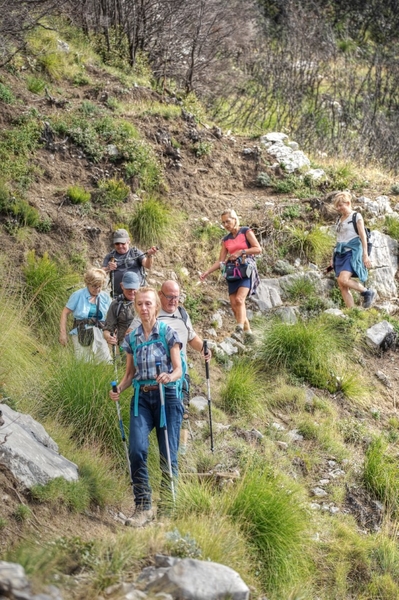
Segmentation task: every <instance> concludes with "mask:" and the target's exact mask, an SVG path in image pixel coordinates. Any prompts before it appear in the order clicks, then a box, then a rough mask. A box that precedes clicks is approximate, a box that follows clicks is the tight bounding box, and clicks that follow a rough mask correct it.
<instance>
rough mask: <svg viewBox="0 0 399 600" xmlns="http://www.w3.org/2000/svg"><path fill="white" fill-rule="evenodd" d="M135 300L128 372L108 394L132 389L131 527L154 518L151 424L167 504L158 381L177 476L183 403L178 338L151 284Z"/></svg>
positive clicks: (128, 343) (128, 339) (125, 345)
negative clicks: (135, 317) (162, 314)
mask: <svg viewBox="0 0 399 600" xmlns="http://www.w3.org/2000/svg"><path fill="white" fill-rule="evenodd" d="M134 305H135V311H136V314H137V315H138V317H139V318H140V320H141V325H139V326H138V327H137V329H135V330H134V331H132V332H131V333H129V334H127V336H126V338H125V341H124V343H123V348H124V350H125V351H126V353H127V355H126V372H125V375H124V376H123V379H122V380H121V382H120V383H119V385H117V387H116V392H114V391H111V392H110V397H111V399H112V400H119V395H120V394H121V393H122V392H123V391H124V390H126V389H127V388H128V387H130V385H132V383H133V389H134V394H133V397H132V400H131V405H130V432H129V458H130V465H131V473H132V480H133V494H134V501H135V506H136V510H135V513H134V515H133V517H131V518H130V519H128V522H127V523H126V524H127V525H131V526H132V527H141V526H143V525H145V524H146V523H148V522H149V521H151V520H152V519H153V518H154V512H153V509H152V499H151V487H150V484H149V477H148V467H147V457H148V447H149V435H150V433H151V431H152V430H153V429H154V428H155V429H156V433H157V440H158V447H159V453H160V468H161V472H162V479H161V501H162V502H163V503H165V504H163V506H166V505H167V502H168V496H169V497H170V492H171V482H170V477H169V471H168V462H167V455H168V453H167V447H166V440H165V436H164V433H165V431H164V426H163V423H162V422H161V417H162V412H161V396H160V389H159V386H160V385H161V384H162V385H163V386H164V387H163V389H164V393H165V404H166V426H167V437H168V441H169V450H170V461H171V466H172V472H173V475H174V476H175V477H176V476H177V472H178V466H177V453H178V449H179V436H180V427H181V423H182V418H183V404H182V402H181V399H180V390H179V389H178V388H179V383H180V379H181V377H182V374H183V372H182V364H181V359H180V349H181V342H180V340H179V337H178V335H177V333H176V332H175V331H174V329H172V328H171V327H169V326H168V325H166V323H163V322H161V321H158V320H157V314H158V312H159V309H160V300H159V297H158V294H157V292H156V291H155V290H154V289H153V288H150V287H142V288H140V289H138V290H137V291H136V297H135V300H134ZM158 361H160V362H161V372H160V374H159V375H157V371H156V363H157V362H158Z"/></svg>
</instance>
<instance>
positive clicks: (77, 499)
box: [31, 477, 90, 513]
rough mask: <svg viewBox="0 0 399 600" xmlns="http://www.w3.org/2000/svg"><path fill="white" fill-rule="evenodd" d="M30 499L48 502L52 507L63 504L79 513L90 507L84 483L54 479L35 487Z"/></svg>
mask: <svg viewBox="0 0 399 600" xmlns="http://www.w3.org/2000/svg"><path fill="white" fill-rule="evenodd" d="M31 494H32V497H33V498H34V499H35V500H37V501H39V502H49V503H51V504H53V505H54V506H59V505H60V504H64V505H65V506H66V507H67V508H68V509H69V510H70V511H72V512H77V513H81V512H83V511H84V510H87V509H88V508H89V507H90V494H89V490H88V488H87V486H86V485H85V482H84V481H83V480H82V479H79V480H78V481H67V480H66V479H64V478H63V477H56V478H55V479H52V480H51V481H50V482H49V483H47V484H46V485H35V486H33V488H32V489H31Z"/></svg>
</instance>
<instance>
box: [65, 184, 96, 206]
mask: <svg viewBox="0 0 399 600" xmlns="http://www.w3.org/2000/svg"><path fill="white" fill-rule="evenodd" d="M66 195H67V198H68V199H69V200H70V202H71V203H72V204H86V203H87V202H90V200H91V194H90V192H87V191H86V190H85V189H84V188H82V187H81V186H80V185H72V186H70V187H69V188H68V189H67V192H66Z"/></svg>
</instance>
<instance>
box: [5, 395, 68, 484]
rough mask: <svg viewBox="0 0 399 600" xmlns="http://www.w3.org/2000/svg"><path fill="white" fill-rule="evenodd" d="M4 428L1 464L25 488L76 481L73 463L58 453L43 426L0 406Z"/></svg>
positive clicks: (26, 416) (55, 445) (30, 418)
mask: <svg viewBox="0 0 399 600" xmlns="http://www.w3.org/2000/svg"><path fill="white" fill-rule="evenodd" d="M0 410H1V411H2V414H3V418H4V421H5V423H4V425H3V426H2V427H1V429H0V441H2V444H1V445H0V464H1V465H3V466H5V467H6V468H7V469H8V470H9V471H11V473H12V474H13V475H14V477H15V478H16V479H17V480H18V481H19V482H20V483H21V484H22V485H24V486H25V487H27V488H28V489H29V488H31V487H32V486H34V485H36V484H41V485H44V484H46V483H47V482H48V481H50V480H51V479H55V478H56V477H64V478H65V479H66V480H67V481H76V480H77V479H78V469H77V467H76V465H75V464H74V463H72V462H71V461H69V460H67V459H66V458H64V457H63V456H61V454H59V453H58V447H57V444H56V443H55V442H54V441H53V440H52V439H51V437H50V436H49V435H48V434H47V432H46V431H45V429H44V427H43V426H42V425H40V423H38V422H37V421H35V420H34V419H32V417H31V416H29V415H23V414H21V413H19V412H16V411H15V410H13V409H12V408H10V407H9V406H7V405H6V404H0Z"/></svg>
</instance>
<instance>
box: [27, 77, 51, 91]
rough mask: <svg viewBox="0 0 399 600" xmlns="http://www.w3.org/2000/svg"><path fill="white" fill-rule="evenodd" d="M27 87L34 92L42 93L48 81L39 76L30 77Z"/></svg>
mask: <svg viewBox="0 0 399 600" xmlns="http://www.w3.org/2000/svg"><path fill="white" fill-rule="evenodd" d="M26 87H27V88H28V90H29V91H30V92H32V94H41V93H42V92H43V90H44V88H45V87H46V82H45V81H44V79H40V78H39V77H28V79H27V80H26Z"/></svg>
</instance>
